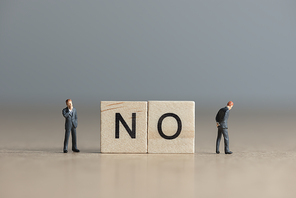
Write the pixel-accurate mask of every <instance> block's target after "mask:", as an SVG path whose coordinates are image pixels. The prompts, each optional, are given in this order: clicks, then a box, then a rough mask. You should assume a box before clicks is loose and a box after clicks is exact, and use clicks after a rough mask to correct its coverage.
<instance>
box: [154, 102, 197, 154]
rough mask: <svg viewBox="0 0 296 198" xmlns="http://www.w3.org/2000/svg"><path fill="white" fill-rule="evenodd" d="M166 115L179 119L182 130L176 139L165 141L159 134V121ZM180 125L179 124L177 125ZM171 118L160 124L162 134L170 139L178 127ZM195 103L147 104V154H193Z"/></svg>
mask: <svg viewBox="0 0 296 198" xmlns="http://www.w3.org/2000/svg"><path fill="white" fill-rule="evenodd" d="M167 113H171V114H174V115H177V117H179V118H180V121H181V125H182V129H181V131H180V134H179V135H178V137H176V138H174V139H165V138H163V137H162V136H161V135H160V133H159V119H160V118H161V117H162V116H163V115H164V114H167ZM179 124H180V123H179ZM179 124H178V122H177V119H176V118H175V117H173V116H166V117H165V118H164V119H163V121H162V122H161V128H162V132H163V133H164V134H165V136H168V137H172V136H174V134H176V132H177V131H178V127H180V126H178V125H179ZM194 138H195V103H194V102H193V101H149V102H148V153H194Z"/></svg>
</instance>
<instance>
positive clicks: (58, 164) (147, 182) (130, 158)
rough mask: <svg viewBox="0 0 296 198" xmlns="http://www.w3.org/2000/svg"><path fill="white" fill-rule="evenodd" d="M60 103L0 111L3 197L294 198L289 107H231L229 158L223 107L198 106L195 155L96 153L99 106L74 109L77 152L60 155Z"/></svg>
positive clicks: (295, 161)
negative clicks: (222, 137)
mask: <svg viewBox="0 0 296 198" xmlns="http://www.w3.org/2000/svg"><path fill="white" fill-rule="evenodd" d="M62 108H63V106H61V107H50V108H47V107H44V108H39V107H38V108H31V107H30V108H29V107H25V108H24V107H20V108H3V107H2V108H1V112H0V137H1V138H0V197H3V198H10V197H13V198H14V197H28V198H32V197H43V198H51V197H71V198H78V197H100V198H105V197H106V198H109V197H111V198H112V197H123V198H124V197H127V198H131V197H132V198H138V197H160V198H163V197H173V198H175V197H176V198H180V197H184V198H185V197H213V198H216V197H221V198H224V197H225V198H229V197H233V198H237V197H240V198H249V197H268V198H270V197H271V198H277V197H287V198H290V197H291V198H294V197H295V194H296V188H295V183H296V176H295V174H294V173H295V170H296V169H295V167H296V143H295V140H296V133H295V131H296V127H295V113H294V111H292V110H291V111H290V110H287V111H282V110H276V111H275V110H263V111H260V110H255V109H254V110H252V109H247V110H241V109H239V108H238V107H237V106H236V107H234V108H233V109H232V110H231V112H230V117H229V137H230V149H231V150H232V151H233V152H234V153H233V155H225V154H223V153H222V154H219V155H216V154H215V140H216V135H217V129H216V127H215V120H214V118H215V114H216V113H217V112H216V111H217V110H218V109H219V108H220V106H219V107H218V108H213V109H205V110H204V109H200V107H198V106H197V107H196V137H197V138H196V142H195V143H196V146H195V149H196V152H195V154H101V153H99V152H100V133H99V131H100V124H99V123H100V116H99V115H100V108H99V104H98V105H97V106H95V107H77V106H75V108H76V109H77V111H78V128H77V136H78V147H79V149H80V150H81V153H72V152H69V153H67V154H64V153H62V148H63V138H64V118H63V117H62V115H61V110H62ZM275 120H276V122H275ZM70 142H71V141H70ZM221 144H222V145H221V146H223V142H221ZM221 151H222V148H221Z"/></svg>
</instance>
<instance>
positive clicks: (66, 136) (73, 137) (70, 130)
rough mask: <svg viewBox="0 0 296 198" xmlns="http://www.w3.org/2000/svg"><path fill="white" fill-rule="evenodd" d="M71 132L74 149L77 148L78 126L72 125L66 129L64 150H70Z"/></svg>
mask: <svg viewBox="0 0 296 198" xmlns="http://www.w3.org/2000/svg"><path fill="white" fill-rule="evenodd" d="M70 132H71V136H72V150H73V149H77V142H76V141H77V140H76V139H77V138H76V128H75V127H72V128H71V129H66V131H65V140H64V151H65V150H68V141H69V136H70Z"/></svg>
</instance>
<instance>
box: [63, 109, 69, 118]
mask: <svg viewBox="0 0 296 198" xmlns="http://www.w3.org/2000/svg"><path fill="white" fill-rule="evenodd" d="M62 114H63V116H64V117H65V118H67V117H69V115H70V112H69V111H68V110H67V109H63V111H62Z"/></svg>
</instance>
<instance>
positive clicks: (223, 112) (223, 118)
mask: <svg viewBox="0 0 296 198" xmlns="http://www.w3.org/2000/svg"><path fill="white" fill-rule="evenodd" d="M232 107H233V102H232V101H229V102H228V103H227V106H226V107H223V108H221V109H220V110H219V111H218V113H217V115H216V122H217V127H218V136H217V141H216V153H217V154H219V153H220V151H219V146H220V141H221V136H222V134H223V137H224V152H225V154H232V152H231V151H230V150H229V137H228V131H227V129H228V126H227V120H228V117H229V111H230V109H231V108H232Z"/></svg>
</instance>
